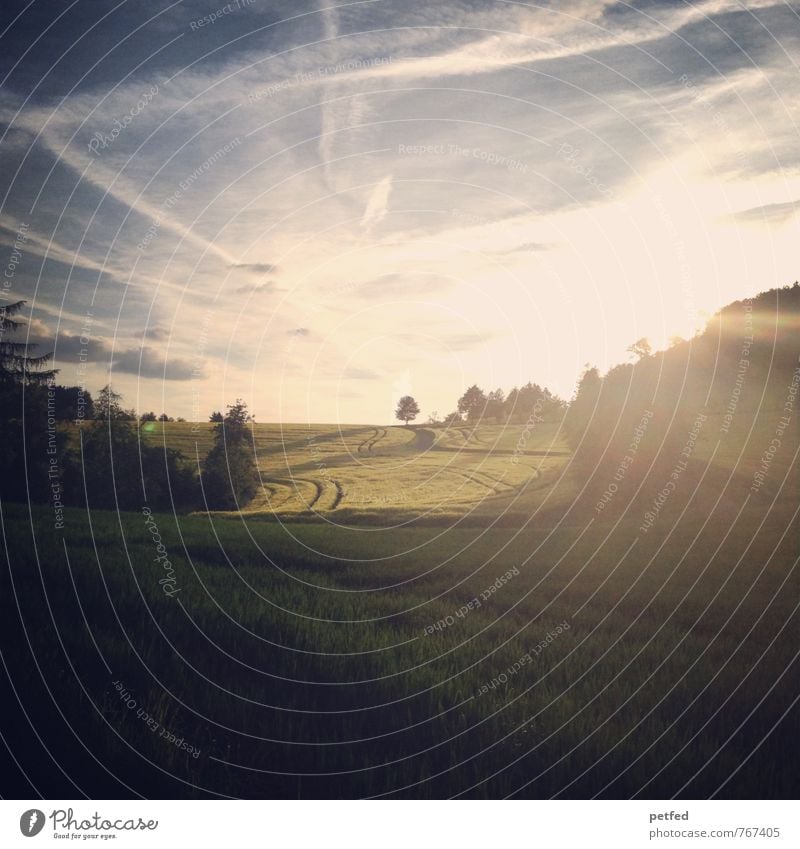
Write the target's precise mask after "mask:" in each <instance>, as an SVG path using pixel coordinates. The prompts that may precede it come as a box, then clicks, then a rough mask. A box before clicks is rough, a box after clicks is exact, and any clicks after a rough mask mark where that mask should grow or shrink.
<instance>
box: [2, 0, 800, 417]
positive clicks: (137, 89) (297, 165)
mask: <svg viewBox="0 0 800 849" xmlns="http://www.w3.org/2000/svg"><path fill="white" fill-rule="evenodd" d="M0 18H1V20H0V39H1V40H2V46H3V50H2V51H0V80H2V83H1V84H0V133H2V136H0V196H2V204H1V205H0V257H2V259H1V260H0V261H2V265H3V277H2V289H1V290H0V299H1V300H3V301H10V300H17V299H24V300H26V302H27V306H26V312H27V315H28V316H29V325H28V327H27V329H26V330H25V331H23V332H24V334H25V336H26V337H27V339H28V340H29V341H30V342H32V343H36V344H38V345H39V346H41V347H40V348H39V351H46V350H53V351H54V352H55V361H56V362H55V365H56V367H58V368H59V369H60V373H59V378H58V379H59V382H60V383H63V384H66V385H74V384H82V385H85V386H86V388H88V389H89V390H90V391H91V392H93V393H94V392H96V391H97V390H98V389H99V388H100V387H101V386H103V385H104V384H106V383H108V382H109V381H110V382H111V384H112V386H113V387H114V389H115V390H116V391H118V392H121V393H122V394H123V396H124V400H125V404H126V406H129V407H133V408H135V409H137V410H138V411H139V412H142V411H146V410H154V411H155V412H157V413H159V412H162V411H166V412H168V413H169V414H170V415H173V416H183V417H185V418H187V419H189V420H205V419H207V417H208V414H209V413H210V412H211V411H212V410H214V409H224V407H225V405H226V404H230V403H232V402H233V401H234V399H236V398H238V397H241V398H243V399H245V400H246V402H247V403H248V404H249V407H250V409H251V411H252V412H254V413H255V415H256V418H257V419H258V420H259V421H262V422H278V421H281V422H287V423H288V422H341V423H360V422H364V423H376V424H386V423H390V422H391V421H392V420H393V410H394V406H395V404H396V402H397V399H398V398H399V397H400V396H401V395H406V394H411V395H413V396H414V397H415V398H416V399H417V401H418V402H419V405H420V407H421V409H422V415H421V419H420V420H424V419H425V418H427V416H428V415H430V414H431V413H433V412H434V411H436V412H438V413H439V414H440V415H445V414H446V413H448V412H450V411H451V410H453V409H455V406H456V401H457V399H458V397H459V395H460V394H461V393H462V392H463V391H464V389H466V388H467V387H468V386H469V385H471V384H473V383H477V384H478V385H480V386H482V387H483V388H484V389H486V390H487V391H488V390H490V389H494V388H497V387H500V388H503V389H504V390H506V391H507V390H509V389H510V388H511V387H512V386H514V385H521V384H523V383H525V382H527V381H529V380H530V381H534V382H536V383H539V384H540V385H546V386H548V387H550V389H551V390H553V391H554V392H557V393H558V394H559V395H561V396H562V397H564V398H567V399H568V398H569V397H570V396H571V394H572V392H573V390H574V387H575V383H576V379H577V377H578V375H579V374H580V373H581V371H582V370H583V369H584V368H585V366H586V364H592V365H596V366H598V367H599V368H600V370H601V371H605V370H607V369H608V368H610V367H611V366H613V365H615V364H616V363H619V362H623V361H625V360H626V359H627V357H628V354H627V353H626V348H627V347H628V346H629V345H630V344H631V343H632V342H634V341H635V340H637V339H639V338H640V337H642V336H645V337H647V338H648V339H649V340H650V341H651V343H652V345H653V346H654V347H655V348H663V347H665V346H666V345H667V344H668V340H669V339H670V337H671V336H674V335H680V336H682V337H684V338H688V337H691V336H692V335H693V334H694V333H695V332H697V330H698V329H700V328H702V326H703V325H704V323H705V321H706V320H707V319H708V318H709V316H710V315H711V314H713V313H714V312H715V311H716V310H718V309H719V308H721V307H722V306H724V305H725V304H727V303H729V302H731V301H733V300H736V299H739V298H743V297H747V296H749V295H754V294H756V293H757V292H760V291H763V290H765V289H769V288H772V287H775V286H782V285H785V284H787V283H791V282H793V281H794V280H795V279H796V278H797V277H798V276H800V275H798V268H797V266H798V262H797V244H798V235H800V234H798V216H797V209H798V207H797V205H796V204H797V203H798V202H800V144H798V120H800V75H799V74H798V67H797V64H796V58H797V57H800V4H798V3H787V2H771V0H752V2H733V0H705V2H695V3H684V2H637V3H622V2H606V0H567V2H558V3H524V2H482V0H460V2H450V0H444V2H437V3H432V2H429V1H428V2H418V1H417V0H394V1H393V0H360V2H348V3H341V4H336V3H334V2H332V0H329V1H328V2H314V3H307V2H305V0H291V2H288V0H287V2H282V0H278V1H277V2H267V0H249V2H248V0H232V2H230V3H228V4H227V5H225V4H224V3H222V0H215V1H214V2H193V0H188V1H187V2H178V3H166V2H162V0H155V2H148V3H147V4H142V3H134V2H124V0H123V2H106V0H92V2H88V0H84V2H72V3H70V2H68V0H67V1H66V2H63V3H57V4H56V3H52V2H43V0H34V2H29V3H25V2H20V3H14V2H4V3H3V9H2V12H0Z"/></svg>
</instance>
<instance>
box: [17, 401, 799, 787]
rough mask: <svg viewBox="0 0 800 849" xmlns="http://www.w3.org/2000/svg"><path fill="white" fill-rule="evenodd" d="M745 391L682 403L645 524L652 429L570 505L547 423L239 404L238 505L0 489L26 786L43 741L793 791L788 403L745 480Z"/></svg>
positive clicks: (268, 781)
mask: <svg viewBox="0 0 800 849" xmlns="http://www.w3.org/2000/svg"><path fill="white" fill-rule="evenodd" d="M771 415H772V414H771V413H770V412H769V411H766V412H765V413H764V419H763V423H759V421H760V420H759V419H758V416H754V418H752V419H751V421H750V424H749V425H748V422H747V420H746V419H745V418H744V417H740V418H741V421H742V425H741V430H740V431H737V432H736V433H735V434H734V435H733V436H732V437H729V438H728V441H727V442H725V440H722V439H721V438H720V435H719V428H718V422H717V421H709V427H707V428H705V429H704V431H703V433H702V435H701V436H700V437H699V438H698V448H697V451H696V453H695V454H694V455H693V459H692V462H691V464H690V466H689V468H688V470H687V471H686V473H685V477H683V478H682V479H681V482H680V486H679V487H678V488H677V490H676V494H675V495H674V496H673V497H672V498H670V500H669V501H667V503H665V505H664V508H663V510H662V511H661V512H660V514H659V516H658V521H656V522H655V523H654V524H653V526H652V527H651V528H649V529H648V530H647V531H646V532H642V530H641V523H642V514H643V510H644V509H645V505H646V504H647V503H648V502H647V499H648V498H650V497H651V490H652V489H653V488H654V487H655V488H658V487H659V486H660V485H661V484H662V483H663V479H664V474H665V473H666V474H668V470H669V468H670V466H671V464H672V462H673V458H672V457H667V458H666V459H665V460H664V463H663V467H662V466H656V467H654V468H653V469H652V470H651V471H650V473H649V474H648V475H647V476H646V477H645V478H643V481H644V482H643V486H644V489H640V490H639V491H637V492H636V493H626V494H624V495H623V493H622V492H621V493H620V494H619V496H618V497H617V498H616V500H615V501H614V502H613V504H612V506H613V507H614V509H613V510H612V509H611V508H609V509H608V510H607V511H604V512H603V513H601V514H598V513H596V511H595V510H594V509H593V504H594V501H595V499H596V498H597V493H598V492H600V491H601V490H602V488H603V487H604V486H605V485H606V484H607V480H605V479H601V480H599V481H594V482H591V481H590V480H587V476H586V472H585V470H581V469H579V468H578V467H577V466H576V465H575V463H574V462H573V458H572V457H571V456H570V454H569V452H568V449H567V447H566V445H565V443H564V442H563V440H562V439H561V437H560V434H559V430H558V426H556V425H542V426H541V427H539V428H533V429H532V430H530V432H528V433H525V429H524V428H523V427H521V426H515V427H509V428H503V427H502V426H499V425H489V426H485V427H480V428H478V429H476V430H475V431H474V432H473V431H471V430H470V429H469V428H458V429H451V430H444V429H431V428H426V427H420V428H404V427H394V428H392V427H389V428H383V427H367V426H352V427H342V428H339V427H336V426H332V425H315V426H305V425H303V426H300V425H296V426H292V427H283V428H281V427H279V426H275V425H257V426H256V428H255V432H254V436H255V446H256V451H257V458H258V464H259V468H260V470H261V474H262V480H263V483H264V492H263V494H262V495H260V496H258V498H257V499H256V501H255V502H254V503H253V504H251V505H248V506H247V508H246V509H245V510H244V511H243V512H241V513H231V514H221V513H217V514H213V513H207V514H203V513H196V514H194V515H188V516H175V515H156V516H154V517H153V519H152V521H151V524H150V525H148V524H146V521H145V517H144V516H143V515H138V514H130V513H129V514H121V515H119V516H118V515H117V514H116V513H114V512H104V511H93V512H92V513H91V515H88V514H87V513H85V512H82V511H79V510H68V511H67V514H66V521H65V527H64V529H63V531H55V530H53V521H52V511H50V510H48V509H47V508H35V509H33V510H31V511H30V512H29V510H28V509H27V508H23V507H18V506H14V505H11V506H8V505H6V508H5V509H4V518H3V521H4V533H5V538H6V540H8V545H9V546H10V547H9V549H8V551H7V554H8V558H9V562H10V563H11V565H12V567H11V570H10V573H9V575H10V584H9V585H8V586H6V587H4V591H6V592H7V593H8V595H7V597H8V598H13V599H14V606H13V607H14V609H13V610H12V615H9V616H8V617H5V618H4V621H3V623H2V627H3V629H4V631H5V633H4V639H5V640H6V641H9V642H11V643H12V644H13V645H16V646H18V647H19V651H18V652H15V653H14V655H13V656H11V657H10V659H9V664H10V666H9V669H8V672H10V673H11V676H12V679H13V681H14V682H15V685H16V687H17V688H18V691H19V692H20V693H22V694H23V700H24V712H23V711H17V712H16V713H14V714H13V716H12V717H11V718H10V719H9V723H10V728H11V734H12V739H13V735H14V734H15V733H16V734H19V735H26V734H27V735H28V736H30V727H31V724H32V726H33V727H35V728H37V729H47V731H46V733H45V735H44V738H45V740H46V748H44V745H43V746H42V747H40V748H39V749H37V752H36V753H35V755H32V756H30V757H29V758H28V762H27V763H26V769H27V773H28V776H29V777H30V780H31V781H32V785H31V786H30V787H29V790H30V793H29V794H28V795H31V796H33V795H36V793H42V794H44V795H59V794H58V793H57V792H56V791H57V790H61V791H63V789H64V777H63V776H61V775H60V774H58V773H57V772H56V771H54V767H53V763H54V761H58V762H61V763H66V762H68V763H71V764H75V768H74V770H73V771H71V772H70V775H73V776H75V775H77V776H80V782H79V784H78V785H77V786H76V788H75V790H74V791H73V793H78V794H79V795H80V794H83V793H85V794H87V795H93V796H98V795H99V796H101V797H102V796H107V797H112V798H113V797H117V796H126V795H137V794H139V795H146V796H162V797H167V798H169V797H174V796H206V795H212V796H213V795H223V796H245V797H252V798H262V797H270V796H277V797H289V798H291V797H333V798H349V797H362V796H380V795H391V796H396V797H403V796H413V797H437V798H439V797H443V796H465V797H497V796H506V795H517V796H520V797H550V796H561V797H573V796H574V797H578V798H586V797H591V796H595V795H597V796H603V797H629V796H635V795H638V796H641V797H647V798H664V797H671V796H678V797H684V798H693V797H703V796H708V795H711V794H713V793H717V794H718V795H720V796H723V797H734V798H735V797H750V796H757V797H761V796H763V797H780V796H784V797H791V796H796V794H797V791H798V773H797V768H796V763H797V754H798V751H797V748H798V744H797V741H798V713H797V708H796V699H797V695H798V691H797V686H796V682H797V680H798V673H800V663H799V662H798V656H797V640H796V636H797V633H798V626H799V625H800V617H799V616H798V609H797V601H796V600H797V598H798V596H799V595H800V582H799V581H798V573H797V534H798V531H799V530H800V527H798V521H797V498H796V491H797V490H796V482H797V475H796V469H797V463H796V460H797V431H796V429H794V430H793V431H791V432H790V433H787V434H785V440H784V442H783V444H782V447H781V451H782V452H783V453H781V454H779V455H777V456H776V458H775V461H774V463H773V465H772V466H771V469H770V475H769V480H768V481H767V482H766V483H765V485H764V487H763V488H762V490H761V491H760V493H759V497H754V496H751V495H750V494H749V486H750V483H751V478H752V469H753V464H754V463H755V462H756V461H757V459H758V457H759V455H760V452H761V451H762V450H763V445H764V438H765V436H767V435H769V433H770V428H771V427H772V418H771ZM753 423H755V426H754V424H753ZM203 430H204V432H203V433H202V434H201V437H200V438H198V436H197V434H193V433H192V432H191V426H190V425H186V424H167V425H166V426H164V429H163V430H162V426H161V425H155V426H153V427H152V429H151V430H149V432H147V435H146V438H148V439H151V440H161V441H166V443H167V444H169V445H171V446H174V447H179V448H181V450H183V452H184V453H185V454H186V455H187V456H190V457H191V456H194V455H195V453H196V452H200V453H204V451H205V450H206V449H207V447H208V445H209V444H210V433H209V431H208V428H205V426H203ZM748 434H749V435H748ZM195 442H197V448H195ZM512 459H513V460H515V461H517V462H512ZM711 460H713V462H710V461H711ZM612 465H613V464H612ZM651 485H652V486H651ZM587 487H589V489H587ZM648 487H650V489H648ZM761 496H763V497H761ZM153 527H155V528H157V532H158V534H159V536H158V539H159V540H160V541H161V544H162V545H163V546H164V548H165V551H166V556H167V557H168V564H169V573H170V574H171V576H172V578H171V581H172V583H169V584H165V583H164V581H165V580H166V577H165V576H166V574H167V572H166V571H165V570H166V568H167V567H166V566H165V565H164V562H163V558H162V560H161V561H159V560H158V559H157V557H158V550H157V549H156V547H155V542H154V540H155V538H154V536H153ZM167 586H169V587H170V588H172V589H174V590H176V591H175V592H172V593H170V594H168V593H166V592H165V587H167ZM21 622H24V623H25V625H24V628H23V627H22V625H21ZM29 646H30V648H28V647H29ZM43 669H46V670H47V674H46V675H45V676H43V675H42V670H43ZM129 705H132V706H129ZM189 747H191V750H190V749H189ZM743 763H745V764H746V768H742V764H743ZM7 780H8V781H13V782H16V786H17V787H19V786H23V785H25V782H26V779H24V778H22V777H21V776H19V775H12V774H11V773H9V775H8V778H7ZM25 786H26V785H25ZM61 795H63V792H62V793H61Z"/></svg>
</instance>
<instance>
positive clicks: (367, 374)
mask: <svg viewBox="0 0 800 849" xmlns="http://www.w3.org/2000/svg"><path fill="white" fill-rule="evenodd" d="M380 379H381V376H380V375H379V374H378V372H376V371H372V370H371V369H367V368H358V367H356V366H349V367H348V368H346V369H345V370H344V374H342V380H380Z"/></svg>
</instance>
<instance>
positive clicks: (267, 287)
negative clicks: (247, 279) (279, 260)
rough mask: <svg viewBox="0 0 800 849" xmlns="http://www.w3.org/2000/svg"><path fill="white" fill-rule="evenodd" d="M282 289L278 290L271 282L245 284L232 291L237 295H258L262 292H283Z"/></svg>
mask: <svg viewBox="0 0 800 849" xmlns="http://www.w3.org/2000/svg"><path fill="white" fill-rule="evenodd" d="M283 291H285V290H284V289H279V288H278V287H277V286H276V285H275V284H274V283H273V282H272V281H268V282H267V283H245V284H244V285H242V286H238V287H237V288H236V289H234V292H236V294H237V295H259V294H261V293H262V292H283Z"/></svg>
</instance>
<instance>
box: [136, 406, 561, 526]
mask: <svg viewBox="0 0 800 849" xmlns="http://www.w3.org/2000/svg"><path fill="white" fill-rule="evenodd" d="M211 428H212V426H211V425H207V424H203V425H198V426H194V427H193V426H192V425H191V424H188V423H182V422H181V423H173V422H169V423H164V424H162V423H150V424H149V425H148V426H147V429H146V430H144V429H143V435H144V437H145V438H146V439H148V440H150V441H152V442H155V443H156V444H165V445H167V446H169V447H173V448H177V449H179V450H180V451H181V452H182V453H183V454H184V455H185V456H187V457H193V458H197V457H200V458H202V457H203V456H205V454H206V453H207V451H208V449H209V448H210V446H211V433H212V430H211ZM253 446H254V451H255V454H256V458H257V463H258V468H259V472H260V476H261V482H262V490H261V492H260V493H259V495H258V496H257V497H256V498H255V499H254V500H253V501H252V502H250V503H249V504H247V505H245V506H244V507H243V510H244V512H246V513H248V514H263V515H269V516H277V517H280V518H282V519H292V518H306V519H307V518H312V517H320V518H325V519H327V520H329V521H333V522H336V523H337V524H341V523H348V522H358V523H360V524H377V525H382V524H385V523H389V524H396V523H398V522H400V523H406V522H409V521H419V520H420V519H428V520H434V521H443V520H446V519H455V518H459V517H463V516H476V515H478V516H479V515H485V514H487V513H488V512H494V513H499V514H503V513H504V512H507V511H509V510H512V511H513V510H518V509H524V510H527V511H530V510H531V509H532V508H534V507H535V504H536V503H538V501H537V495H536V493H539V494H541V493H542V492H543V491H544V490H545V489H546V488H547V487H548V486H549V485H550V484H551V483H552V482H553V481H555V480H556V479H557V478H558V476H559V474H560V473H561V471H562V470H563V469H564V467H565V466H566V464H567V462H568V460H569V453H570V452H569V449H568V447H567V445H566V443H565V441H564V435H563V431H562V430H561V429H560V427H559V425H558V424H550V423H538V424H537V425H536V426H535V427H533V428H530V427H528V428H526V427H525V426H524V425H506V426H502V425H483V426H478V427H469V426H463V427H451V428H445V427H437V428H430V427H402V426H398V427H371V426H342V427H340V426H337V425H330V424H311V425H283V426H281V425H269V424H257V425H255V426H254V429H253Z"/></svg>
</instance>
